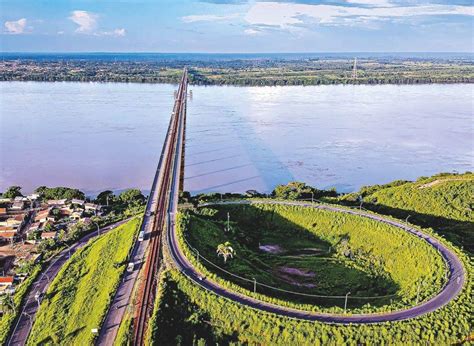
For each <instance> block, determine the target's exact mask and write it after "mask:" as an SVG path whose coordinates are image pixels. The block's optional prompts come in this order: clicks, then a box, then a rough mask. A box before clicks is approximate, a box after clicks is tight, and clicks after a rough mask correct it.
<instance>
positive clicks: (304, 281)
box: [275, 267, 316, 288]
mask: <svg viewBox="0 0 474 346" xmlns="http://www.w3.org/2000/svg"><path fill="white" fill-rule="evenodd" d="M275 275H276V276H277V277H278V278H280V279H281V280H283V281H284V282H286V283H288V284H290V285H293V286H297V287H306V288H314V287H316V284H314V283H312V282H308V279H312V278H314V277H315V276H316V274H315V273H313V272H312V271H309V270H307V269H298V268H292V267H279V268H277V269H276V271H275Z"/></svg>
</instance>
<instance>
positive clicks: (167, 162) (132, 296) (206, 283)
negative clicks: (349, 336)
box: [8, 70, 466, 345]
mask: <svg viewBox="0 0 474 346" xmlns="http://www.w3.org/2000/svg"><path fill="white" fill-rule="evenodd" d="M187 89H188V75H187V71H186V70H184V73H183V76H182V78H181V82H180V84H179V88H178V91H177V93H176V96H175V103H174V107H173V113H172V115H171V119H170V123H169V126H168V131H167V134H166V138H165V142H164V145H163V149H162V151H161V155H160V158H159V163H158V166H157V169H156V172H155V176H154V179H153V183H152V188H151V192H150V195H149V198H148V201H147V205H146V211H145V215H144V218H143V222H142V225H141V229H140V233H141V234H143V235H144V236H143V240H142V239H141V238H142V237H141V236H140V239H139V240H137V241H136V242H135V245H134V247H133V250H132V252H131V254H130V261H131V262H133V263H136V264H143V266H141V265H135V267H134V268H133V269H131V270H130V269H128V270H127V271H126V272H125V274H124V276H123V279H122V281H121V283H120V285H119V287H118V288H117V290H116V292H115V295H114V297H113V300H112V303H111V305H110V307H109V310H108V312H107V315H106V317H105V320H104V322H103V323H102V327H101V328H100V331H99V335H98V338H97V342H96V344H98V345H113V343H114V341H115V338H116V336H117V332H118V329H119V326H120V324H121V322H122V321H123V320H124V318H125V317H126V318H133V325H132V327H133V344H134V345H144V344H145V342H146V341H145V335H146V332H147V328H148V324H149V319H150V317H151V314H152V311H153V307H154V303H155V296H156V289H157V282H158V277H159V275H160V269H161V268H162V259H163V247H164V246H165V245H166V246H167V247H168V249H169V253H170V254H171V259H172V261H173V262H174V265H175V266H176V267H177V269H179V270H180V271H181V273H183V274H184V275H186V276H187V277H188V278H189V279H190V280H191V281H193V282H194V283H195V284H196V285H199V286H201V287H202V288H203V289H207V290H209V291H211V292H213V293H214V294H216V295H219V296H221V297H225V298H227V299H230V300H233V301H235V302H237V303H240V304H243V305H246V306H249V307H251V308H254V309H258V310H261V311H265V312H269V313H275V314H279V315H282V316H287V317H291V318H297V319H303V320H308V321H320V322H327V323H341V324H347V323H360V324H363V323H380V322H387V321H399V320H405V319H410V318H415V317H418V316H421V315H423V314H426V313H429V312H432V311H434V310H436V309H438V308H440V307H442V306H444V305H446V304H447V303H448V302H450V301H451V300H452V299H454V298H455V297H456V296H457V295H458V294H459V292H460V291H461V289H462V287H463V285H464V282H465V280H466V275H465V272H464V268H463V266H462V264H461V262H460V260H459V259H458V257H457V256H456V255H455V253H454V252H453V251H452V250H451V249H449V248H448V247H446V246H445V245H443V244H442V243H440V242H439V241H438V240H437V239H435V238H434V237H432V236H430V235H428V234H425V233H423V232H421V231H419V230H417V229H415V228H413V227H411V226H410V225H408V224H406V223H403V222H401V221H394V220H393V219H389V218H385V217H382V216H379V215H375V214H371V213H366V212H364V211H361V210H348V209H344V208H340V207H337V206H328V205H318V204H314V203H311V204H309V203H298V205H300V206H304V207H308V208H321V209H326V210H330V211H333V212H339V213H350V214H355V215H358V216H360V217H365V218H371V219H373V220H376V221H378V222H383V223H387V224H390V225H392V226H395V227H398V228H400V229H402V230H403V231H406V232H409V233H411V234H412V235H413V236H416V237H419V238H421V239H423V240H424V241H426V242H427V243H429V244H430V245H431V246H433V247H435V248H436V249H437V250H438V251H439V253H440V254H441V256H442V257H443V258H444V260H445V262H446V264H447V277H448V280H447V283H446V284H445V286H444V287H443V289H442V290H441V291H440V292H439V293H438V294H437V295H436V296H434V297H432V298H431V299H429V300H427V301H425V302H423V303H421V304H419V305H416V306H413V307H411V308H408V309H405V310H399V311H391V312H386V313H379V314H324V313H317V312H308V311H301V310H296V309H292V308H288V307H283V306H278V305H274V304H271V303H267V302H263V301H260V300H257V299H255V298H252V297H250V296H245V295H243V294H240V293H236V292H233V291H230V290H228V289H226V288H224V287H222V286H220V285H219V284H217V283H215V282H212V281H210V280H206V279H202V275H201V274H200V273H199V272H198V271H197V269H195V268H194V267H193V266H192V264H191V263H190V262H189V261H188V259H187V258H186V257H185V256H184V254H183V252H182V249H180V247H179V245H178V239H177V234H176V229H175V215H176V212H177V207H178V197H179V193H180V191H182V190H183V178H184V148H185V138H186V102H187ZM223 203H238V204H245V203H252V202H250V201H229V202H223ZM260 203H283V204H288V205H292V204H295V203H297V202H284V201H283V202H282V201H280V202H278V201H261V202H260ZM64 256H65V255H64ZM63 262H65V259H64V261H63ZM63 262H61V263H63ZM58 270H59V269H58ZM56 272H57V271H56ZM45 287H46V286H45ZM33 293H34V292H33ZM30 295H31V294H30ZM30 300H31V301H33V298H31V299H30ZM28 302H29V300H28ZM33 303H34V301H33ZM33 303H32V304H30V305H28V307H34V306H35V304H33ZM30 312H31V314H33V313H34V314H36V308H35V309H34V311H33V310H32V311H30ZM25 316H26V315H25ZM28 318H31V319H33V318H34V316H33V315H28ZM28 322H29V323H28ZM31 325H32V321H29V320H28V319H27V318H26V317H25V318H23V314H22V315H21V318H20V320H19V322H18V323H17V325H16V326H15V328H14V331H13V333H12V335H11V337H10V340H9V343H8V344H9V345H24V344H25V343H26V340H27V337H28V334H29V331H30V330H31Z"/></svg>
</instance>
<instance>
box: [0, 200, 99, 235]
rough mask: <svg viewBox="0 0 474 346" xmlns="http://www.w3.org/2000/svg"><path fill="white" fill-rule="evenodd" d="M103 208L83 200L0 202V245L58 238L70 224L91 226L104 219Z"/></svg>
mask: <svg viewBox="0 0 474 346" xmlns="http://www.w3.org/2000/svg"><path fill="white" fill-rule="evenodd" d="M101 213H102V207H101V206H100V205H97V204H94V203H88V202H86V201H84V200H80V199H72V200H67V199H59V200H46V201H40V200H39V196H38V195H37V194H32V195H29V196H26V197H16V198H14V199H0V242H1V241H3V242H5V241H8V242H11V243H13V242H14V241H15V240H26V241H29V242H37V241H39V240H44V239H51V238H56V236H57V232H58V231H60V230H61V229H65V228H66V227H67V226H68V225H69V224H70V223H75V222H77V221H83V222H86V223H87V222H89V221H90V219H89V218H90V217H91V216H93V215H101Z"/></svg>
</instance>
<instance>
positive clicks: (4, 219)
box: [0, 194, 39, 242]
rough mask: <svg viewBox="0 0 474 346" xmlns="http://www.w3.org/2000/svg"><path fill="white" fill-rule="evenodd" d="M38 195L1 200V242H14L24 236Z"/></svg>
mask: <svg viewBox="0 0 474 346" xmlns="http://www.w3.org/2000/svg"><path fill="white" fill-rule="evenodd" d="M38 197H39V196H38V195H36V194H33V195H30V196H27V197H15V198H14V199H9V198H3V199H0V241H9V242H13V241H14V240H15V239H16V238H19V237H20V236H21V234H22V231H23V229H24V227H25V226H26V224H27V222H28V220H29V217H30V215H31V210H32V209H34V208H35V205H36V200H37V199H38Z"/></svg>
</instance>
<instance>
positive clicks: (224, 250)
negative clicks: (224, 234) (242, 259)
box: [216, 241, 235, 263]
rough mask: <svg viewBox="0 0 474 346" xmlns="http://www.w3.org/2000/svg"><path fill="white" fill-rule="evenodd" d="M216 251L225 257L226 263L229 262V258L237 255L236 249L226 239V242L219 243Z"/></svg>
mask: <svg viewBox="0 0 474 346" xmlns="http://www.w3.org/2000/svg"><path fill="white" fill-rule="evenodd" d="M216 252H217V256H222V257H224V263H226V262H227V258H229V257H230V258H233V257H234V255H235V251H234V249H233V248H232V246H230V243H229V242H228V241H226V242H225V243H224V244H219V246H217V251H216Z"/></svg>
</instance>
